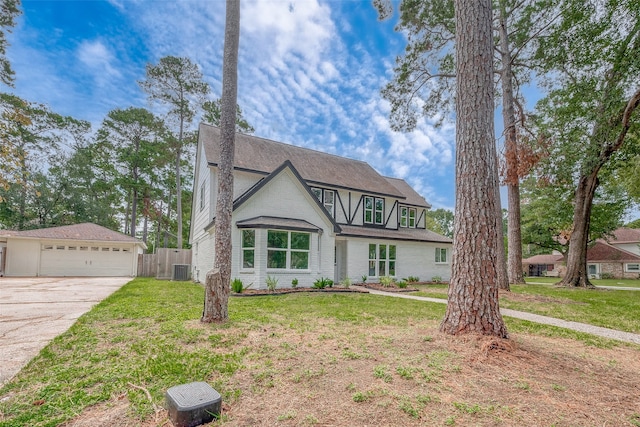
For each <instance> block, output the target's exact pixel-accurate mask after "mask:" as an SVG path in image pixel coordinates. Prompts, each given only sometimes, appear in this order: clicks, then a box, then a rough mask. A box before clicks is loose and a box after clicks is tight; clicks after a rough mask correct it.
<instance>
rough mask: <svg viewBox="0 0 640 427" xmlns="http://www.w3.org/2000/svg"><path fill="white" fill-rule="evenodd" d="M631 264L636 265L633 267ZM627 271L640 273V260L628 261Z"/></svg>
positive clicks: (625, 267)
mask: <svg viewBox="0 0 640 427" xmlns="http://www.w3.org/2000/svg"><path fill="white" fill-rule="evenodd" d="M631 266H634V267H633V268H631ZM624 271H625V273H640V262H628V263H626V264H625V265H624Z"/></svg>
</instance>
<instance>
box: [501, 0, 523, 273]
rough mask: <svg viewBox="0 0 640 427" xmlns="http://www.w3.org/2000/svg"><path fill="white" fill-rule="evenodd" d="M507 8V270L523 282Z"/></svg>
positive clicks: (504, 108)
mask: <svg viewBox="0 0 640 427" xmlns="http://www.w3.org/2000/svg"><path fill="white" fill-rule="evenodd" d="M506 15H507V12H506V5H505V2H504V1H501V2H500V18H499V20H500V24H499V31H500V51H501V62H502V70H501V76H500V77H501V82H502V120H503V123H504V134H505V143H504V145H505V162H506V175H507V176H506V179H505V181H506V184H507V200H508V201H507V203H508V207H507V208H508V213H507V215H508V216H507V245H508V251H507V253H508V255H507V256H508V260H507V271H508V276H509V279H508V280H509V283H514V284H517V283H524V273H523V271H522V234H521V232H520V177H519V176H518V162H519V158H518V142H517V132H516V115H515V109H514V106H513V105H514V96H513V69H512V67H511V61H512V58H511V50H510V49H509V39H508V37H509V33H508V32H507V16H506Z"/></svg>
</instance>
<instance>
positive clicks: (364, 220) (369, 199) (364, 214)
mask: <svg viewBox="0 0 640 427" xmlns="http://www.w3.org/2000/svg"><path fill="white" fill-rule="evenodd" d="M367 201H370V202H371V207H370V208H368V207H367ZM362 203H363V205H362V212H363V218H362V221H363V222H364V223H365V224H373V207H374V203H375V200H374V197H372V196H364V200H363V201H362ZM367 212H369V213H370V214H371V219H369V220H367Z"/></svg>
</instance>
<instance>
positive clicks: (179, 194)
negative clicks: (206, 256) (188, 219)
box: [176, 117, 184, 249]
mask: <svg viewBox="0 0 640 427" xmlns="http://www.w3.org/2000/svg"><path fill="white" fill-rule="evenodd" d="M183 126H184V119H183V118H182V117H180V140H179V141H178V150H177V152H176V216H177V217H178V232H177V234H178V243H177V248H178V249H182V183H181V181H180V162H181V161H182V133H183Z"/></svg>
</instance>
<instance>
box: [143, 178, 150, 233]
mask: <svg viewBox="0 0 640 427" xmlns="http://www.w3.org/2000/svg"><path fill="white" fill-rule="evenodd" d="M148 238H149V188H145V190H144V224H143V226H142V241H143V242H144V244H145V245H146V244H147V239H148Z"/></svg>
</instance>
